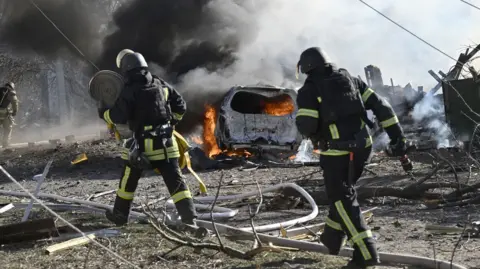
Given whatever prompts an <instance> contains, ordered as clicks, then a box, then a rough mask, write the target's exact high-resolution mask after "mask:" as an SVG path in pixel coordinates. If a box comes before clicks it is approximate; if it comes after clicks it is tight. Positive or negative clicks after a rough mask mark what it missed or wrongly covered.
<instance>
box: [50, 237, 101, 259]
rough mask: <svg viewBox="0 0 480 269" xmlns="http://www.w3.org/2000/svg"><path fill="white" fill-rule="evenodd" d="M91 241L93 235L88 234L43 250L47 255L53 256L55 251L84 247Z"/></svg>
mask: <svg viewBox="0 0 480 269" xmlns="http://www.w3.org/2000/svg"><path fill="white" fill-rule="evenodd" d="M93 239H95V234H89V235H87V236H86V237H85V236H82V237H78V238H74V239H70V240H68V241H65V242H62V243H58V244H55V245H52V246H49V247H47V248H45V251H46V253H47V254H49V255H51V254H53V253H55V252H57V251H61V250H65V249H69V248H73V247H76V246H82V245H86V244H88V243H90V242H92V241H91V240H93Z"/></svg>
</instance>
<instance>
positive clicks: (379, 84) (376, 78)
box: [365, 65, 384, 89]
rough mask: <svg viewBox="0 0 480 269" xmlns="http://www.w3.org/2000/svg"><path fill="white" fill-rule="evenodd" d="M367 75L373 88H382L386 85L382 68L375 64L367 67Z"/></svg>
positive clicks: (368, 81)
mask: <svg viewBox="0 0 480 269" xmlns="http://www.w3.org/2000/svg"><path fill="white" fill-rule="evenodd" d="M365 77H366V78H367V83H368V85H369V86H370V87H372V88H373V89H382V88H383V87H384V84H383V78H382V71H380V68H378V67H376V66H374V65H369V66H367V67H365Z"/></svg>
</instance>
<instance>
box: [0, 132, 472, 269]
mask: <svg viewBox="0 0 480 269" xmlns="http://www.w3.org/2000/svg"><path fill="white" fill-rule="evenodd" d="M81 153H86V155H87V157H88V161H87V162H85V163H82V164H77V165H71V163H70V162H71V161H72V160H73V159H74V158H75V157H76V155H78V154H81ZM455 154H456V155H455ZM441 158H445V159H450V160H451V161H449V162H446V164H448V165H446V166H445V167H441V168H440V169H437V172H436V173H434V175H433V176H432V177H431V178H429V179H428V180H427V181H426V183H429V184H438V185H439V186H440V185H441V183H448V182H453V183H455V182H456V183H457V184H469V185H474V184H476V183H479V182H480V176H479V175H478V171H477V170H475V169H472V167H470V166H469V165H468V164H467V163H468V161H464V159H463V158H464V156H463V155H462V154H461V153H450V152H447V151H445V152H443V153H442V157H441ZM50 159H53V165H52V167H51V169H50V173H49V175H48V178H47V179H46V181H45V183H44V184H43V185H42V189H41V192H43V193H51V194H57V195H61V196H68V197H72V198H78V199H88V198H89V197H90V196H91V195H93V194H95V193H99V192H103V191H109V190H114V189H116V187H117V185H118V180H119V176H120V173H121V167H122V160H121V159H120V154H119V152H118V147H117V146H116V145H115V144H114V143H113V142H111V141H86V142H81V143H78V144H71V145H60V146H56V147H46V146H45V147H37V148H31V149H16V150H15V151H14V152H10V153H6V152H2V153H1V155H0V164H1V165H2V166H3V167H4V168H5V169H6V170H7V171H8V172H9V173H11V175H12V176H13V177H15V178H16V179H17V180H18V181H20V183H21V184H22V185H23V186H25V187H26V188H28V189H29V190H30V191H33V190H34V189H35V185H36V182H35V181H33V180H32V177H33V176H34V175H37V174H41V173H42V171H43V168H44V167H45V165H46V164H47V162H48V161H49V160H50ZM413 159H414V161H415V164H414V167H415V173H414V179H412V178H411V177H409V176H407V175H405V173H404V172H403V171H402V170H401V167H400V166H399V163H398V161H397V160H392V159H388V158H385V157H383V156H382V155H375V156H374V157H373V159H372V165H370V166H369V167H368V171H365V173H364V175H363V178H362V179H361V180H360V181H359V183H358V185H362V184H364V185H365V186H366V183H368V188H367V189H366V190H359V193H360V197H362V200H361V205H362V207H363V209H368V208H372V207H378V209H376V210H375V211H374V214H373V217H372V218H371V220H370V226H371V227H372V230H373V233H374V235H375V237H376V238H377V241H378V247H379V250H380V251H382V252H393V253H407V254H414V255H421V256H426V257H430V258H434V257H435V258H437V259H442V260H448V261H450V260H451V259H452V252H453V251H454V255H453V261H454V262H456V263H459V264H462V265H465V266H468V267H469V268H480V267H479V265H480V240H479V239H478V237H477V238H474V237H473V236H470V237H468V236H466V235H465V233H463V235H464V236H462V237H461V236H460V235H461V234H460V233H458V232H457V233H449V234H438V233H433V232H432V231H431V230H429V229H426V225H448V226H456V227H460V228H462V227H464V226H465V225H466V224H468V223H471V222H473V221H476V220H480V211H479V210H478V208H477V205H475V204H471V205H466V206H461V207H459V206H448V207H445V208H431V204H432V202H431V200H432V199H429V201H430V202H429V203H426V204H425V203H424V199H422V198H421V197H409V194H408V193H410V194H411V196H415V195H414V191H412V192H408V193H407V194H406V193H405V192H400V193H399V195H398V196H400V197H401V198H398V197H392V196H389V195H396V194H397V193H396V192H395V191H398V190H399V189H401V188H402V187H404V186H407V185H411V184H412V183H414V182H415V180H419V179H421V178H423V177H425V176H426V175H428V174H430V173H431V171H432V166H434V165H435V162H439V158H438V157H437V158H433V157H432V156H431V153H422V154H420V153H418V154H416V156H414V158H413ZM185 175H186V178H187V182H188V183H189V185H190V188H191V189H192V190H193V191H194V192H195V193H197V192H198V184H197V183H196V181H195V179H194V178H193V176H192V175H191V174H188V173H186V174H185ZM199 175H200V176H201V177H202V178H203V180H204V181H205V183H206V184H207V187H208V188H209V194H210V195H214V194H215V192H216V190H217V186H218V185H219V182H220V179H221V181H222V187H221V189H220V195H231V194H238V193H243V192H247V191H256V190H257V185H256V181H258V183H259V184H260V186H261V188H262V189H265V188H267V187H269V186H273V185H276V184H279V183H287V182H290V183H296V184H298V185H300V186H302V187H304V188H305V189H306V190H307V191H309V192H310V193H311V194H312V196H314V198H315V199H316V200H317V202H318V203H319V211H320V213H319V215H318V216H317V218H315V220H314V221H311V222H310V223H320V222H323V221H324V216H325V214H326V212H327V207H326V206H325V205H322V204H324V201H325V195H324V192H323V190H322V186H323V179H322V176H321V173H320V172H319V168H318V167H297V168H279V167H276V168H268V167H258V168H252V167H251V166H249V167H248V168H242V167H231V168H229V169H224V170H221V171H220V170H216V171H203V172H199ZM455 175H457V179H455ZM379 186H380V187H379ZM381 187H388V188H389V189H388V190H385V189H384V188H381ZM360 188H361V187H360ZM0 190H11V191H20V189H19V188H18V187H17V186H15V185H14V184H12V183H11V182H10V181H9V179H8V178H6V177H5V176H4V175H0ZM392 190H393V191H392ZM377 191H378V193H377ZM449 191H452V190H451V189H450V190H449V189H441V190H438V189H436V190H434V191H432V193H446V192H449ZM377 194H378V195H377ZM162 197H168V193H167V191H166V188H165V186H164V184H163V181H162V179H161V177H158V176H156V175H154V174H153V173H146V174H145V177H144V178H143V179H142V180H141V182H140V185H139V188H138V190H137V193H136V198H135V206H138V205H140V204H141V203H147V202H149V201H153V200H155V199H158V198H162ZM279 197H280V199H279ZM113 198H114V194H109V195H106V196H102V197H98V198H95V199H93V201H96V202H101V203H105V204H111V203H112V202H113ZM407 198H408V199H407ZM28 201H29V200H28V199H22V198H12V197H6V196H1V195H0V204H7V203H9V202H17V203H18V202H28ZM50 202H53V201H50ZM256 202H257V201H256V200H255V199H243V200H240V201H232V202H230V203H225V202H222V203H221V204H219V205H222V206H226V207H229V208H236V209H238V210H239V214H238V215H236V216H235V217H234V218H232V219H229V220H227V221H223V222H225V223H227V224H229V225H232V226H238V227H248V226H249V215H248V204H250V203H256ZM162 205H163V202H158V203H155V204H153V205H152V206H153V207H158V208H160V207H162ZM310 211H311V208H310V206H309V205H308V203H306V201H304V200H299V199H297V197H295V194H292V193H291V192H283V193H265V194H264V202H263V204H262V208H261V210H260V214H259V215H258V216H256V217H255V219H254V221H255V224H256V225H262V224H267V223H274V222H279V221H283V220H285V219H291V218H297V217H301V216H304V215H307V214H308V213H309V212H310ZM58 213H59V214H60V215H61V216H63V217H65V218H66V219H68V220H69V221H71V222H72V223H74V224H76V225H81V226H82V227H83V228H84V229H86V230H95V229H100V228H105V227H109V228H112V229H115V230H119V231H120V234H119V235H117V236H113V237H107V238H99V239H98V241H99V242H101V243H102V244H104V245H105V246H108V247H109V248H110V249H112V250H113V251H115V252H117V253H118V254H120V255H121V256H123V257H125V258H127V259H128V260H130V261H131V262H133V263H134V264H136V265H138V266H140V267H141V268H173V267H175V268H332V269H333V268H339V267H340V265H341V264H344V263H345V261H346V259H344V258H341V257H331V256H326V255H323V254H318V253H308V252H304V251H288V250H284V251H283V252H282V253H262V254H260V255H258V256H257V257H255V258H254V259H253V260H249V261H245V260H240V259H234V258H230V257H228V256H227V255H225V254H222V253H218V252H217V251H209V250H202V251H200V250H194V249H191V248H188V247H178V248H177V246H176V245H175V244H174V243H172V242H169V241H168V240H167V239H165V238H164V237H162V236H161V235H159V234H158V233H157V232H156V231H155V230H154V229H153V228H152V227H151V226H150V225H148V224H140V223H133V224H131V225H129V226H128V227H124V228H115V227H113V226H112V225H111V224H110V223H109V222H108V221H107V220H106V218H105V217H104V216H103V214H101V213H91V212H81V211H58ZM22 216H23V210H22V209H12V210H10V211H8V212H6V213H2V214H0V225H5V224H10V223H15V222H19V221H20V220H21V218H22ZM46 216H48V212H46V211H44V210H40V209H34V211H33V213H32V216H31V218H42V217H46ZM56 223H57V226H63V225H64V224H63V223H62V222H61V221H60V220H57V221H56ZM460 230H462V229H460ZM211 240H213V241H215V242H216V239H215V238H213V239H211ZM311 240H317V239H316V238H312V239H311ZM224 242H225V244H227V245H229V246H232V247H235V248H238V249H242V250H248V249H251V246H252V242H251V241H236V242H235V241H231V240H227V239H224ZM239 242H241V243H239ZM52 244H53V242H51V241H50V240H44V241H36V242H33V243H17V244H7V245H2V246H0V259H1V261H2V266H1V267H2V268H117V267H118V266H119V263H118V262H117V259H116V258H115V257H112V256H110V255H109V254H107V253H106V252H105V251H104V250H102V249H100V248H99V247H97V246H94V245H92V244H89V245H86V246H80V247H76V248H73V249H70V250H66V251H62V252H59V253H58V254H54V255H47V254H45V253H44V251H45V250H44V248H45V247H47V246H49V245H52ZM121 266H122V268H127V267H128V266H127V265H125V264H123V265H121ZM382 268H406V267H382Z"/></svg>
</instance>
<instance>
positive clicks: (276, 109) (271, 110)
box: [263, 95, 295, 116]
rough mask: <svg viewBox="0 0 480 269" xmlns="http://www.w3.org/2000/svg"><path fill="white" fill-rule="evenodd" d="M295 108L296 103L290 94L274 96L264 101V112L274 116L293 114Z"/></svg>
mask: <svg viewBox="0 0 480 269" xmlns="http://www.w3.org/2000/svg"><path fill="white" fill-rule="evenodd" d="M294 110H295V105H294V104H293V100H292V98H291V97H290V96H288V95H282V96H281V97H280V98H278V97H277V98H272V99H271V100H268V101H267V102H265V103H263V112H264V113H266V114H269V115H272V116H286V115H289V114H292V113H293V111H294Z"/></svg>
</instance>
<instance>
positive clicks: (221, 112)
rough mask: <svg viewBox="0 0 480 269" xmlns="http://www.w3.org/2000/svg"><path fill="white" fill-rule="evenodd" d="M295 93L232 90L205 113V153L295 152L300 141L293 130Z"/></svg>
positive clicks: (258, 88) (263, 87) (266, 87)
mask: <svg viewBox="0 0 480 269" xmlns="http://www.w3.org/2000/svg"><path fill="white" fill-rule="evenodd" d="M296 96H297V92H296V91H295V90H293V89H288V88H281V87H274V86H269V85H255V86H234V87H232V88H230V90H229V91H228V92H227V93H226V94H225V96H224V98H223V99H222V101H221V103H220V104H218V105H208V106H207V107H206V111H205V120H204V126H203V127H204V130H203V141H204V143H205V144H204V150H205V153H206V154H207V155H208V156H209V157H212V156H215V155H218V154H220V153H222V152H224V153H227V154H228V153H230V154H234V153H237V154H238V153H239V152H243V153H245V154H251V153H250V152H256V153H261V152H263V151H267V150H268V151H286V152H290V151H295V150H296V148H297V147H298V145H299V144H300V142H301V140H302V138H301V136H300V135H299V133H298V131H297V128H296V126H295V115H296V111H297V105H296V102H295V100H296Z"/></svg>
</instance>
